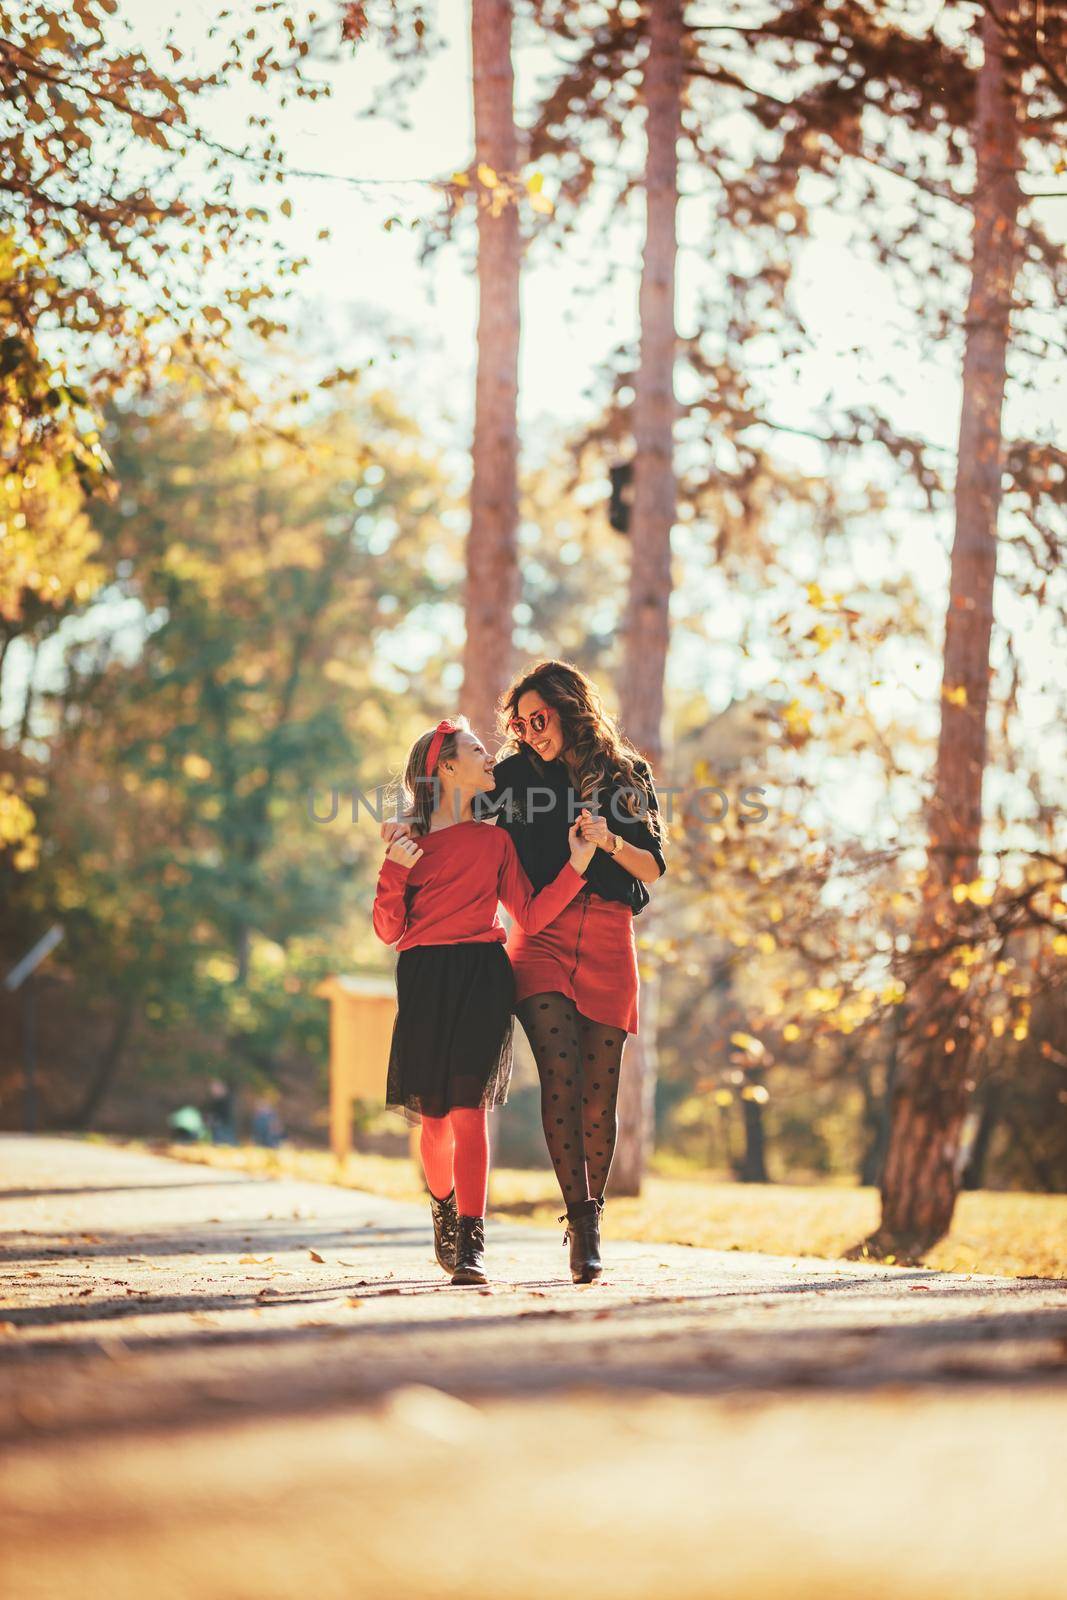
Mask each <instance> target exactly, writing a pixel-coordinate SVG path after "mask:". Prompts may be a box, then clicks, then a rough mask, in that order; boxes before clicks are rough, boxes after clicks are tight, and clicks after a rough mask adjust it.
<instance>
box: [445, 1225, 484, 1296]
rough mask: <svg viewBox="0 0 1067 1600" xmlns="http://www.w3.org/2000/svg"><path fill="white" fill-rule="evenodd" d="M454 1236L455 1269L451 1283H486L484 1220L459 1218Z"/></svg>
mask: <svg viewBox="0 0 1067 1600" xmlns="http://www.w3.org/2000/svg"><path fill="white" fill-rule="evenodd" d="M457 1221H458V1230H457V1236H456V1267H455V1271H454V1272H453V1274H452V1282H453V1283H488V1282H489V1279H488V1278H487V1277H486V1275H485V1219H484V1217H462V1216H461V1217H459V1218H458V1219H457Z"/></svg>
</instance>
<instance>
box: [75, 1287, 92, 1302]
mask: <svg viewBox="0 0 1067 1600" xmlns="http://www.w3.org/2000/svg"><path fill="white" fill-rule="evenodd" d="M92 1292H93V1291H92V1288H89V1289H79V1290H78V1294H77V1298H78V1299H79V1300H84V1298H85V1296H86V1295H87V1294H92Z"/></svg>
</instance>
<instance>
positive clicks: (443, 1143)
mask: <svg viewBox="0 0 1067 1600" xmlns="http://www.w3.org/2000/svg"><path fill="white" fill-rule="evenodd" d="M419 1153H420V1155H421V1156H422V1170H423V1171H424V1172H425V1174H426V1182H427V1183H428V1184H429V1186H430V1193H431V1194H432V1195H433V1196H434V1197H435V1198H436V1199H438V1200H444V1199H446V1198H447V1197H448V1195H450V1194H451V1193H452V1190H453V1188H454V1189H455V1191H456V1210H457V1211H458V1212H459V1214H460V1216H461V1217H484V1216H485V1201H486V1192H487V1189H488V1185H489V1119H488V1114H487V1112H486V1110H485V1108H484V1107H467V1106H456V1107H455V1109H454V1110H452V1111H450V1112H449V1113H448V1115H447V1116H446V1117H427V1116H424V1117H423V1119H422V1132H421V1134H420V1136H419Z"/></svg>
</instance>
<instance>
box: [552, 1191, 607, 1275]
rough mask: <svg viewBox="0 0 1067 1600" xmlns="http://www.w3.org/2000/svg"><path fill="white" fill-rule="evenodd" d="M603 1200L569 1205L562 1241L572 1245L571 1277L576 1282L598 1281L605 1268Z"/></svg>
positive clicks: (584, 1201)
mask: <svg viewBox="0 0 1067 1600" xmlns="http://www.w3.org/2000/svg"><path fill="white" fill-rule="evenodd" d="M603 1209H604V1202H603V1200H580V1201H579V1202H578V1204H577V1205H573V1206H568V1207H567V1214H566V1217H565V1218H564V1217H560V1219H559V1220H560V1222H563V1221H566V1224H567V1228H566V1232H565V1233H564V1235H563V1243H564V1244H567V1243H569V1244H570V1247H571V1277H572V1278H573V1279H574V1281H575V1283H595V1282H596V1280H597V1279H598V1278H599V1277H600V1274H601V1273H602V1272H603V1270H604V1266H603V1263H602V1261H601V1259H600V1213H601V1211H602V1210H603Z"/></svg>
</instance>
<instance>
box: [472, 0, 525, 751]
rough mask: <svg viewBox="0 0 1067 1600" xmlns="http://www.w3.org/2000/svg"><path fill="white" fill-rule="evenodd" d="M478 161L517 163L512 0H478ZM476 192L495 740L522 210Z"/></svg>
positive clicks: (484, 724) (482, 480)
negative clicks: (520, 211)
mask: <svg viewBox="0 0 1067 1600" xmlns="http://www.w3.org/2000/svg"><path fill="white" fill-rule="evenodd" d="M471 38H472V45H473V58H474V142H475V158H476V165H477V166H478V167H479V168H480V169H484V168H486V167H489V168H491V169H492V171H493V173H495V174H498V175H500V176H504V175H513V174H514V173H515V171H516V168H517V141H516V136H515V115H514V87H515V86H514V75H513V72H512V65H511V0H472V5H471ZM475 182H476V193H477V198H478V376H477V383H476V388H475V400H474V445H473V452H472V472H471V489H470V534H469V536H468V539H467V586H466V596H465V607H466V630H467V631H466V643H465V646H464V651H463V695H462V704H463V709H464V711H465V712H466V713H467V715H468V716H469V717H470V719H471V723H472V725H473V727H474V728H475V729H476V731H477V732H478V733H479V734H480V735H481V736H482V737H483V738H484V739H486V740H487V741H489V743H490V749H492V748H493V746H492V737H493V734H494V732H495V718H494V708H495V705H496V701H497V699H498V698H499V696H500V694H501V692H502V691H503V690H504V688H505V687H506V686H507V682H508V679H509V677H510V675H511V670H512V624H513V612H514V607H515V603H516V601H517V599H518V594H519V574H518V557H517V525H518V417H517V409H518V384H519V375H518V374H519V263H520V254H521V243H520V237H519V214H518V209H517V207H516V205H515V203H514V201H508V203H506V204H504V205H499V204H494V203H493V198H494V191H493V187H492V185H491V184H487V183H486V182H483V179H482V177H478V178H477V179H476V181H475Z"/></svg>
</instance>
